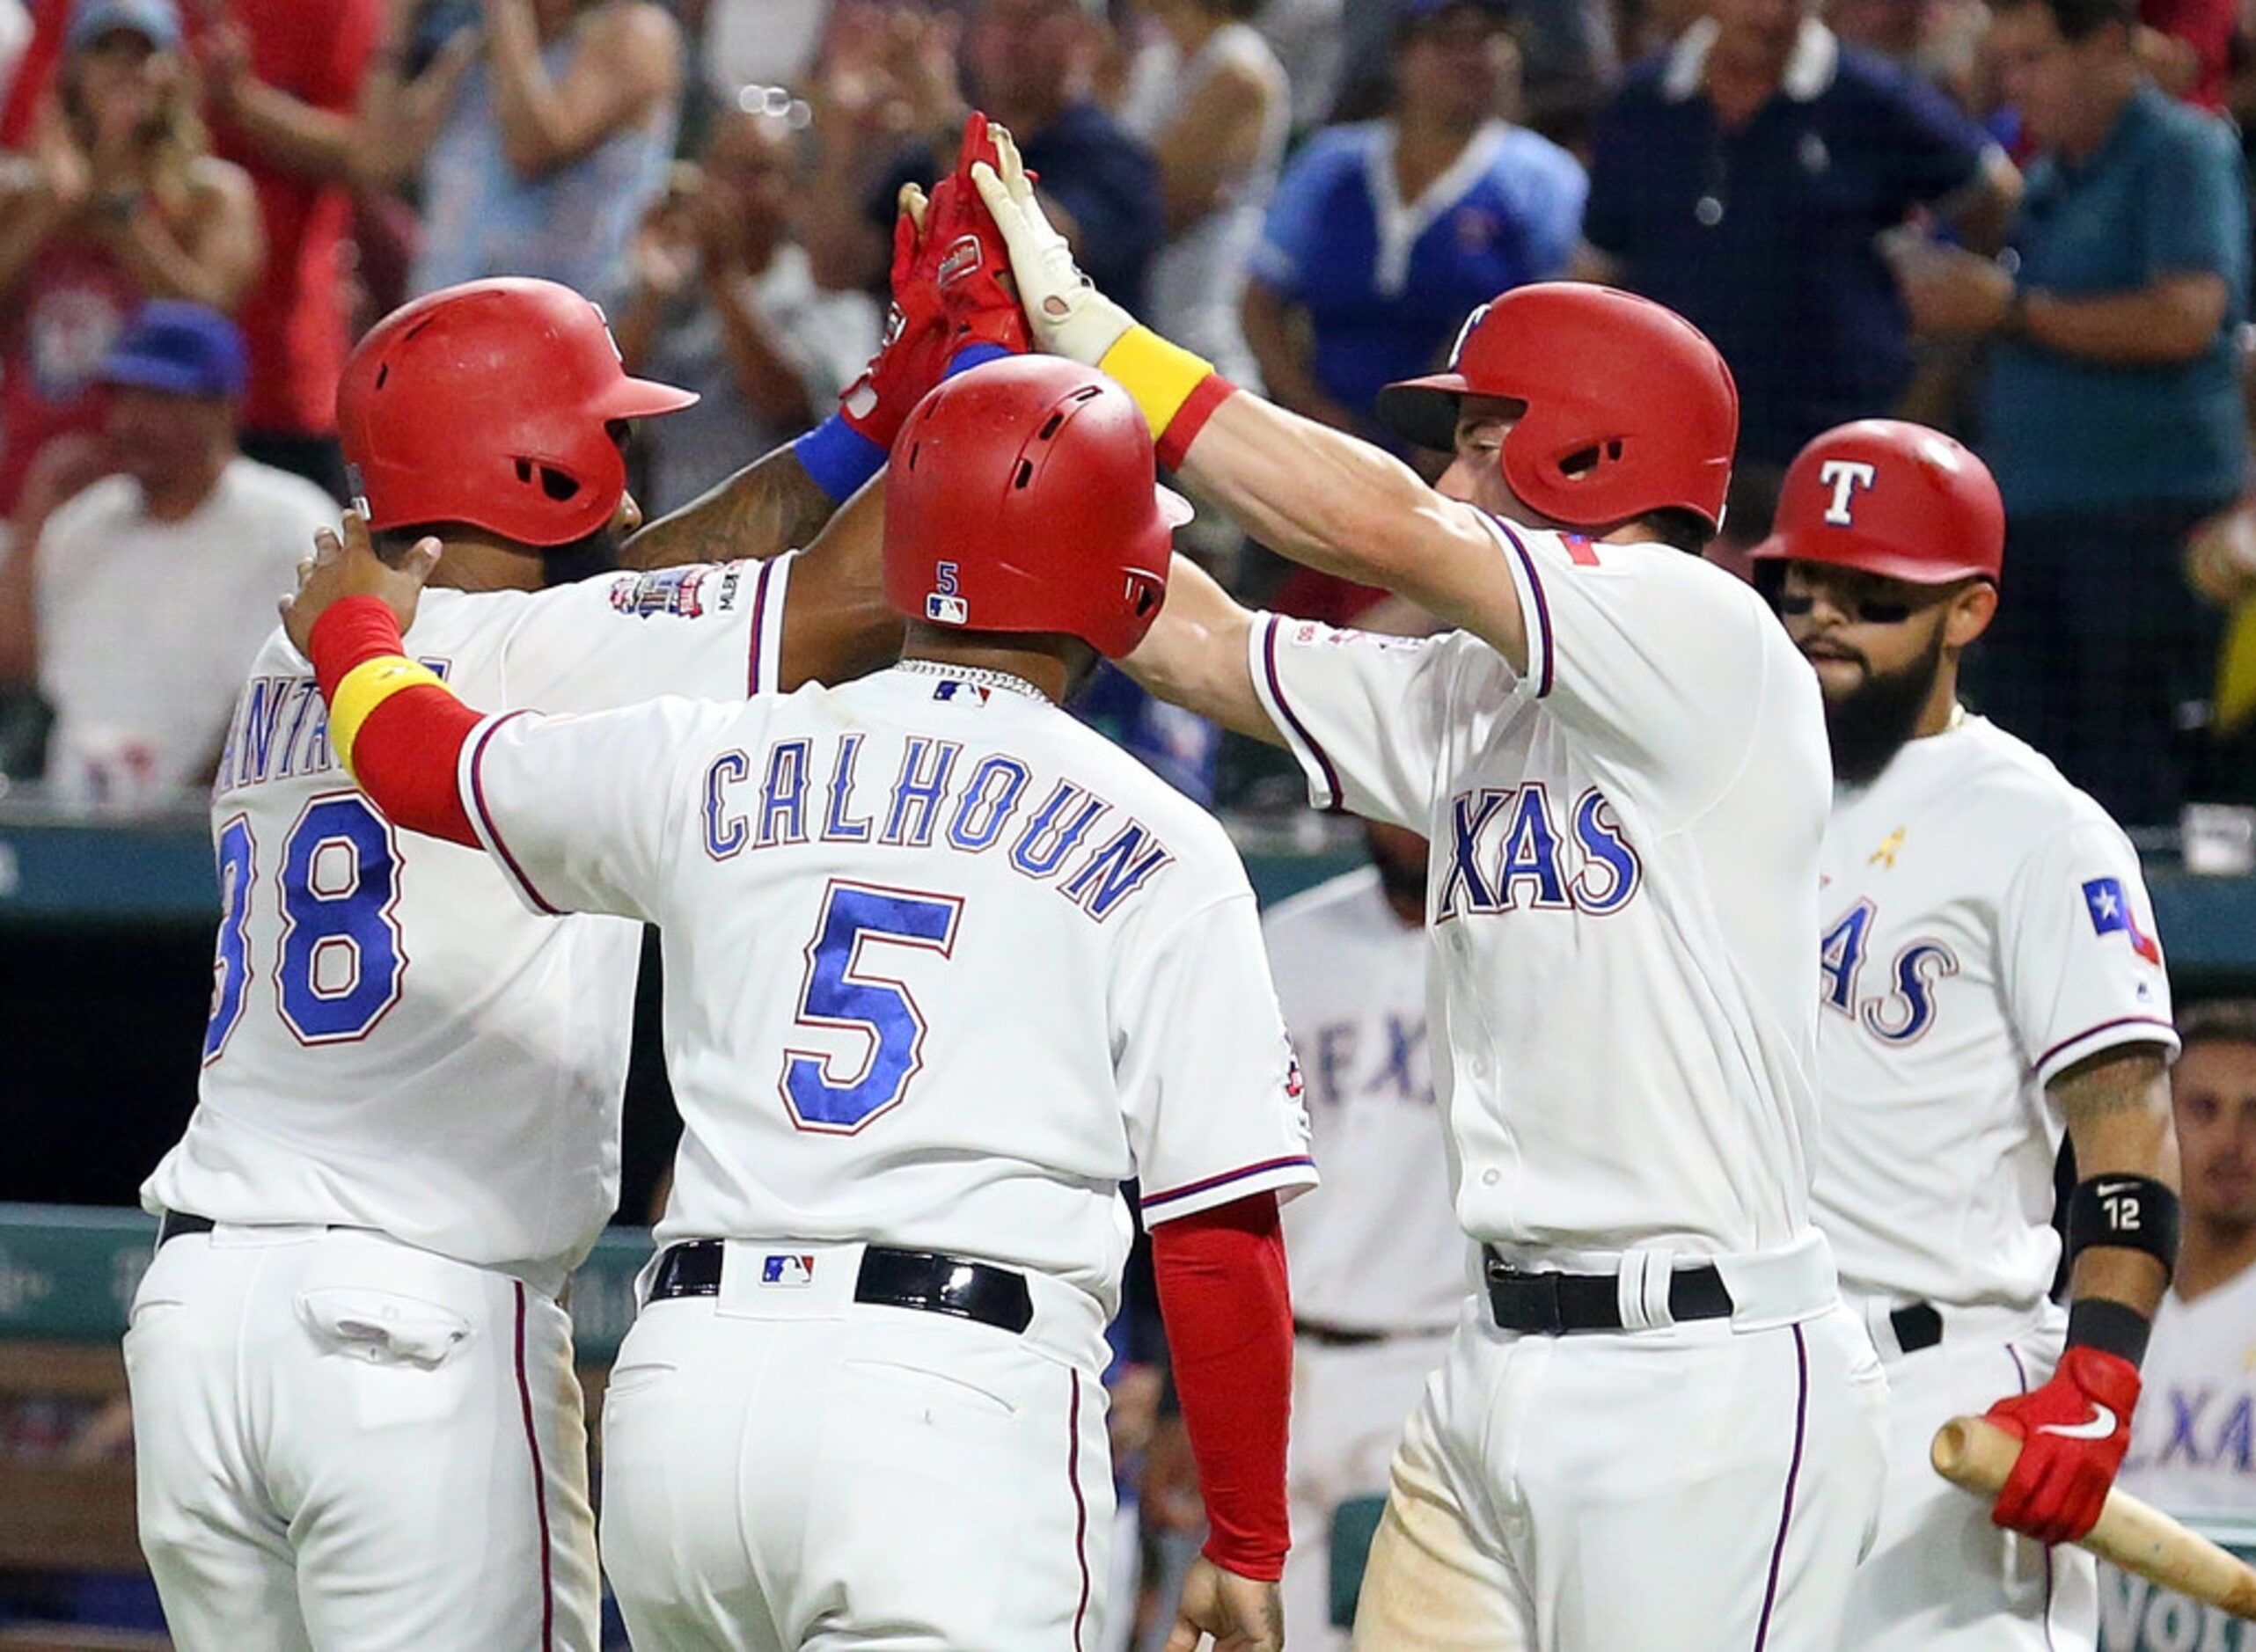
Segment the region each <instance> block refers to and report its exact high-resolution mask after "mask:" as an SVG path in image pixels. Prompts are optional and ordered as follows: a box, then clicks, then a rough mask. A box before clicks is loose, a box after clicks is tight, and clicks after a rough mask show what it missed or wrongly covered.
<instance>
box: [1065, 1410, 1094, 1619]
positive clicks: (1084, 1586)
mask: <svg viewBox="0 0 2256 1652" xmlns="http://www.w3.org/2000/svg"><path fill="white" fill-rule="evenodd" d="M1066 1378H1068V1379H1069V1380H1070V1381H1071V1382H1072V1383H1073V1405H1072V1407H1070V1408H1069V1409H1068V1410H1067V1412H1066V1479H1067V1480H1071V1481H1073V1559H1074V1560H1075V1561H1077V1562H1078V1563H1079V1564H1080V1568H1081V1597H1080V1601H1079V1602H1078V1603H1077V1604H1075V1605H1074V1607H1073V1652H1081V1622H1082V1619H1085V1618H1087V1617H1088V1597H1089V1575H1088V1499H1086V1498H1085V1497H1083V1496H1082V1495H1081V1374H1080V1372H1079V1371H1071V1370H1069V1371H1066Z"/></svg>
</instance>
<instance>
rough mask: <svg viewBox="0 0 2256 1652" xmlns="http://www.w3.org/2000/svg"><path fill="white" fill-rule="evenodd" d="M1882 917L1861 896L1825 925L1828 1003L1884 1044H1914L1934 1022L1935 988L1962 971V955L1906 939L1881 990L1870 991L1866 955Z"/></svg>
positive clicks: (1821, 959) (1821, 965)
mask: <svg viewBox="0 0 2256 1652" xmlns="http://www.w3.org/2000/svg"><path fill="white" fill-rule="evenodd" d="M1878 919H1879V907H1878V906H1877V905H1875V904H1874V903H1872V902H1871V901H1870V900H1869V899H1867V900H1860V901H1858V902H1857V904H1856V905H1854V906H1852V907H1850V908H1849V910H1847V911H1846V912H1843V913H1842V915H1841V916H1840V917H1837V918H1835V920H1834V921H1833V922H1832V923H1830V924H1828V925H1826V930H1825V940H1824V943H1823V945H1822V946H1821V947H1820V948H1819V952H1818V978H1819V981H1820V986H1821V991H1822V995H1823V1002H1824V1004H1825V1007H1826V1008H1827V1009H1828V1010H1830V1011H1832V1012H1834V1013H1835V1014H1836V1015H1845V1016H1847V1017H1848V1018H1849V1020H1852V1021H1855V1022H1857V1023H1858V1024H1859V1025H1861V1026H1862V1027H1864V1030H1865V1031H1866V1032H1868V1033H1870V1034H1872V1036H1873V1037H1875V1038H1878V1039H1879V1040H1881V1041H1883V1042H1886V1043H1890V1044H1910V1043H1915V1042H1918V1040H1919V1039H1920V1038H1921V1037H1922V1036H1923V1034H1925V1033H1926V1031H1927V1029H1928V1028H1929V1027H1931V1026H1933V1025H1934V1023H1935V990H1936V988H1937V985H1938V984H1939V983H1942V982H1944V981H1945V980H1947V979H1949V978H1950V977H1951V976H1954V975H1956V974H1958V973H1959V960H1958V954H1955V953H1953V952H1952V950H1951V949H1950V948H1949V947H1946V946H1945V945H1944V944H1943V943H1942V942H1941V941H1939V940H1926V939H1913V940H1908V941H1906V942H1905V943H1904V944H1903V945H1902V946H1901V947H1898V948H1897V949H1896V954H1895V956H1894V957H1893V959H1891V960H1890V961H1889V962H1888V967H1887V971H1886V979H1885V982H1884V983H1883V984H1882V986H1881V990H1879V991H1876V992H1871V993H1867V992H1865V991H1864V990H1863V986H1862V982H1863V976H1864V963H1865V957H1866V953H1867V950H1868V947H1869V943H1870V940H1871V933H1872V931H1873V929H1874V927H1875V925H1876V924H1877V921H1878Z"/></svg>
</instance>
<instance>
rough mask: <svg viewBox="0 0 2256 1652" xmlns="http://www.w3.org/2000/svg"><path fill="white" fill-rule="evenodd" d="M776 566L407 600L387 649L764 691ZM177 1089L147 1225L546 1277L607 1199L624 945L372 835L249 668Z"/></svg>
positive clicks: (317, 740) (516, 678)
mask: <svg viewBox="0 0 2256 1652" xmlns="http://www.w3.org/2000/svg"><path fill="white" fill-rule="evenodd" d="M788 576H789V565H788V562H787V560H778V561H773V562H765V563H729V564H725V565H704V566H698V567H682V568H672V569H667V570H664V571H663V572H659V573H651V574H616V575H613V576H611V577H609V578H607V579H599V580H590V581H583V582H581V583H579V584H575V585H569V586H561V587H558V588H554V589H552V590H547V591H543V592H539V593H538V594H532V593H491V594H481V595H477V596H471V595H465V594H464V593H461V592H456V591H446V590H433V591H428V592H426V593H425V594H424V596H423V599H422V602H421V606H420V608H419V609H418V610H417V613H416V617H415V624H414V627H413V629H412V630H411V631H410V632H408V634H407V650H408V652H409V653H410V654H414V656H415V657H416V658H418V659H420V660H421V661H423V662H424V663H426V664H427V665H428V666H430V667H431V668H432V669H434V670H436V671H437V672H438V673H439V674H440V675H441V676H444V677H445V678H446V679H447V681H448V682H450V683H452V684H453V685H454V687H455V688H456V689H457V690H458V691H459V692H460V693H461V694H462V695H463V696H464V697H465V698H466V699H468V700H469V701H470V702H471V703H472V704H473V705H481V706H495V705H499V706H509V705H524V704H528V703H531V704H538V705H551V706H561V707H565V708H568V709H583V708H590V707H596V706H604V705H623V704H626V703H629V702H632V701H635V700H640V699H644V698H648V697H649V696H651V695H653V694H656V693H658V692H660V691H663V689H664V688H666V687H668V686H678V687H685V688H691V689H695V690H697V691H700V692H704V693H708V694H714V695H722V694H739V695H741V694H742V693H743V692H744V691H745V690H746V689H747V688H748V687H749V688H751V690H753V691H758V690H759V689H760V688H762V687H763V686H766V685H772V684H773V683H774V681H775V673H776V670H777V669H778V661H779V656H780V650H781V647H782V634H783V608H784V591H785V588H786V585H787V581H788ZM212 826H213V831H214V836H215V837H216V842H217V847H218V853H219V869H220V889H221V895H222V898H223V912H222V915H221V919H220V927H219V944H218V951H217V956H216V959H215V961H214V962H213V966H212V1013H211V1021H210V1025H209V1027H208V1028H207V1030H206V1033H205V1036H204V1055H203V1078H202V1082H201V1087H200V1091H199V1098H198V1101H197V1105H196V1109H195V1112H194V1115H192V1116H191V1117H190V1119H189V1121H188V1128H187V1135H186V1136H185V1137H183V1138H182V1139H181V1141H180V1142H179V1144H178V1145H177V1146H175V1147H174V1148H173V1149H172V1151H170V1152H169V1153H167V1154H166V1155H165V1159H164V1160H163V1162H161V1163H160V1164H159V1165H158V1166H157V1169H156V1172H155V1173H153V1174H152V1175H151V1176H150V1179H149V1181H147V1183H146V1184H145V1185H144V1186H143V1189H142V1198H143V1202H144V1203H145V1204H146V1205H147V1206H148V1207H149V1208H150V1210H158V1209H164V1210H187V1211H193V1212H194V1213H195V1214H197V1215H199V1216H205V1217H211V1218H213V1219H214V1220H216V1221H222V1222H238V1223H326V1224H333V1225H339V1226H351V1227H368V1228H376V1229H379V1230H381V1231H382V1232H385V1233H389V1234H391V1235H392V1237H393V1238H395V1239H404V1240H406V1241H407V1242H408V1243H409V1244H412V1245H416V1246H421V1247H423V1248H425V1249H428V1250H433V1251H436V1252H439V1253H442V1254H445V1255H448V1256H451V1257H454V1258H455V1259H457V1260H458V1261H465V1262H474V1263H479V1264H481V1265H502V1264H508V1265H514V1266H519V1267H523V1268H527V1269H529V1270H531V1273H532V1274H533V1276H535V1277H536V1278H537V1279H538V1278H544V1277H545V1278H546V1279H547V1280H549V1281H553V1283H556V1284H560V1283H561V1282H562V1277H563V1275H564V1273H565V1271H566V1270H568V1268H570V1267H571V1266H572V1265H574V1264H575V1263H576V1262H577V1261H578V1260H579V1259H580V1257H581V1256H582V1255H583V1254H585V1253H586V1251H587V1248H588V1246H590V1245H591V1244H592V1243H593V1242H594V1240H595V1238H596V1235H597V1233H599V1232H601V1231H602V1229H603V1225H604V1222H605V1221H606V1220H607V1219H608V1218H609V1217H610V1215H611V1213H612V1209H613V1208H614V1206H616V1205H617V1203H618V1202H619V1109H620V1097H621V1089H622V1086H623V1085H624V1083H625V1080H626V1059H627V1046H628V1042H629V1039H630V1036H631V1034H632V1024H633V1019H634V979H635V971H636V964H637V961H638V960H639V956H640V947H641V932H640V931H639V930H637V929H636V928H635V926H634V925H631V924H624V923H617V922H611V921H606V920H602V919H590V920H586V921H582V922H574V923H569V924H554V923H549V922H546V921H543V920H541V919H539V918H537V917H532V916H531V915H529V914H527V913H526V912H525V911H524V910H523V909H522V908H521V907H520V905H519V904H518V903H517V901H516V899H515V897H514V896H513V895H512V894H511V893H510V891H509V885H508V883H507V882H506V881H504V880H503V878H502V876H501V874H499V873H498V872H497V871H496V870H495V868H494V866H493V865H492V864H491V862H490V861H489V859H487V856H485V855H483V854H480V852H478V851H476V850H474V849H468V848H464V847H462V846H460V845H458V844H450V843H444V842H442V841H440V840H439V839H436V838H433V837H421V836H419V835H416V834H414V833H411V832H404V831H400V830H397V829H396V828H394V827H393V826H392V823H391V822H388V821H387V820H385V818H384V816H383V815H381V814H379V813H377V810H376V808H375V807H374V805H372V804H371V803H370V802H369V801H368V800H367V799H366V798H364V797H363V796H362V794H361V793H360V792H359V791H358V789H357V788H355V786H354V785H353V782H352V780H351V778H350V777H349V776H348V775H347V774H346V773H345V772H344V771H343V770H342V769H341V768H339V767H338V766H337V764H336V758H335V754H334V753H333V750H332V749H331V747H330V744H329V735H328V721H327V713H326V708H325V707H324V705H322V701H321V695H320V691H319V688H318V686H317V685H316V683H315V682H314V680H313V675H312V670H311V667H310V666H309V665H308V664H307V663H306V662H305V661H304V659H303V658H302V657H301V656H300V655H299V654H298V653H297V650H296V649H295V648H293V647H291V646H290V644H289V640H288V639H287V638H286V637H285V636H283V635H282V632H279V631H278V632H275V635H274V636H273V637H272V638H271V639H269V640H268V641H267V645H266V647H265V648H264V649H263V650H262V651H261V652H260V655H259V658H258V660H257V662H255V663H254V664H253V667H252V676H251V680H250V682H249V683H248V684H247V685H246V686H245V689H244V691H243V694H242V698H241V700H240V701H239V703H238V705H237V707H236V710H235V716H234V720H233V723H232V725H231V729H230V733H229V735H228V740H227V745H226V749H225V751H224V753H223V756H222V757H221V759H220V764H219V773H218V778H217V780H216V785H215V788H214V793H213V800H212Z"/></svg>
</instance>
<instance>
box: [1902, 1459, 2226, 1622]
mask: <svg viewBox="0 0 2256 1652" xmlns="http://www.w3.org/2000/svg"><path fill="white" fill-rule="evenodd" d="M2020 1455H2021V1442H2020V1441H2018V1440H2017V1439H2015V1438H2014V1437H2013V1436H2011V1435H2010V1434H2008V1433H2006V1432H2005V1430H2004V1429H2001V1428H1999V1427H1998V1426H1997V1425H1996V1423H1994V1422H1983V1421H1982V1420H1981V1418H1980V1417H1953V1418H1952V1420H1951V1421H1950V1422H1946V1423H1945V1424H1944V1425H1943V1426H1942V1427H1941V1428H1940V1429H1937V1430H1936V1434H1935V1444H1934V1445H1933V1447H1932V1448H1930V1451H1929V1453H1928V1456H1929V1458H1930V1461H1932V1462H1933V1463H1934V1465H1935V1472H1936V1473H1938V1474H1940V1475H1941V1476H1942V1477H1943V1478H1944V1479H1945V1480H1949V1481H1950V1482H1951V1483H1952V1485H1953V1486H1959V1487H1963V1488H1965V1489H1967V1491H1970V1492H1973V1493H1974V1495H1976V1496H1979V1497H1981V1498H1982V1499H1983V1500H1984V1501H1986V1502H1988V1501H1994V1500H1995V1499H1996V1496H1997V1491H1998V1488H2000V1487H2001V1486H2003V1485H2004V1484H2005V1477H2006V1476H2007V1475H2008V1474H2011V1473H2012V1472H2013V1465H2014V1463H2015V1462H2016V1461H2018V1459H2019V1458H2020ZM2077 1541H2078V1542H2080V1543H2082V1544H2083V1546H2084V1547H2085V1548H2087V1549H2089V1550H2091V1552H2092V1553H2094V1554H2096V1555H2098V1556H2099V1558H2100V1559H2101V1560H2103V1561H2110V1562H2112V1563H2113V1564H2114V1565H2116V1566H2120V1568H2122V1569H2123V1570H2125V1571H2127V1572H2136V1573H2137V1574H2138V1575H2140V1576H2141V1577H2143V1578H2146V1579H2147V1580H2148V1581H2150V1582H2151V1583H2157V1584H2159V1585H2160V1586H2161V1587H2162V1588H2164V1589H2167V1590H2172V1592H2174V1593H2177V1594H2180V1595H2186V1596H2189V1597H2192V1598H2193V1599H2195V1600H2198V1601H2201V1602H2203V1603H2204V1604H2208V1605H2211V1606H2217V1607H2221V1608H2223V1610H2224V1611H2226V1612H2230V1613H2231V1614H2232V1615H2233V1616H2234V1617H2236V1618H2246V1619H2256V1568H2251V1567H2250V1566H2248V1565H2247V1564H2246V1563H2245V1562H2244V1561H2237V1560H2235V1559H2233V1557H2232V1556H2231V1555H2230V1554H2227V1553H2225V1552H2224V1551H2223V1549H2221V1548H2219V1547H2217V1546H2216V1544H2214V1543H2212V1542H2210V1541H2209V1540H2208V1539H2207V1538H2204V1537H2200V1536H2197V1535H2196V1534H2195V1533H2194V1532H2192V1531H2187V1530H2186V1528H2185V1527H2184V1526H2182V1525H2180V1524H2178V1522H2176V1521H2175V1520H2172V1518H2171V1517H2169V1516H2168V1515H2166V1514H2164V1513H2163V1512H2162V1511H2161V1510H2160V1509H2157V1508H2154V1507H2152V1506H2151V1505H2150V1504H2148V1503H2143V1502H2140V1501H2139V1500H2138V1499H2137V1498H2135V1497H2134V1496H2132V1495H2130V1494H2129V1493H2128V1492H2127V1491H2122V1490H2120V1489H2118V1490H2111V1491H2109V1492H2108V1494H2107V1503H2106V1508H2104V1509H2101V1510H2100V1512H2099V1524H2097V1525H2095V1526H2093V1527H2092V1528H2091V1531H2087V1532H2085V1533H2084V1536H2083V1537H2082V1538H2080V1539H2077Z"/></svg>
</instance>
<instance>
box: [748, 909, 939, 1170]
mask: <svg viewBox="0 0 2256 1652" xmlns="http://www.w3.org/2000/svg"><path fill="white" fill-rule="evenodd" d="M960 917H963V897H962V896H961V895H922V894H919V893H917V892H916V891H915V890H912V889H889V888H883V887H880V886H878V885H875V884H868V883H851V882H848V881H846V880H845V879H843V878H833V879H831V883H830V887H829V888H826V889H824V891H823V910H822V916H821V917H818V918H817V920H816V924H815V934H814V938H813V939H810V940H809V942H808V943H807V976H806V979H805V981H804V982H803V983H802V984H801V986H800V989H799V1019H798V1024H799V1026H800V1027H804V1028H809V1029H812V1028H817V1027H826V1028H844V1029H846V1030H849V1031H852V1032H855V1033H859V1034H861V1036H862V1037H863V1038H864V1039H865V1040H867V1042H868V1048H867V1052H866V1053H865V1054H864V1056H862V1059H861V1065H860V1066H859V1068H856V1067H855V1066H853V1064H852V1063H851V1062H849V1061H846V1060H842V1059H839V1058H837V1057H834V1056H826V1055H824V1054H821V1053H820V1052H818V1051H815V1050H807V1049H787V1050H786V1051H785V1052H784V1056H783V1079H782V1085H783V1100H784V1105H785V1106H786V1107H789V1108H790V1109H791V1117H792V1121H793V1122H795V1124H797V1125H798V1126H799V1128H800V1129H802V1130H818V1131H822V1132H824V1133H827V1134H830V1135H835V1136H851V1135H853V1133H854V1132H855V1131H856V1130H859V1129H861V1127H862V1126H863V1125H865V1124H867V1123H868V1122H869V1121H870V1120H872V1119H874V1118H875V1117H876V1116H877V1115H879V1114H881V1113H883V1112H885V1111H887V1110H888V1109H889V1108H890V1107H894V1106H896V1105H897V1104H898V1103H899V1101H900V1100H901V1097H902V1096H903V1095H904V1094H905V1093H907V1090H908V1087H909V1081H910V1080H911V1079H912V1078H915V1077H916V1076H917V1073H918V1071H919V1069H920V1068H922V1067H923V1065H924V1042H925V1018H924V1015H923V1012H920V1011H919V1009H918V1008H917V1001H916V999H915V998H912V997H911V996H910V994H909V990H908V988H907V986H906V985H905V984H904V983H902V982H900V981H899V980H897V979H896V978H895V977H893V976H888V975H881V974H879V973H878V972H877V971H876V970H875V969H872V968H870V967H869V965H868V962H867V961H865V959H864V956H863V949H864V948H865V947H873V946H884V947H917V948H919V949H921V950H923V951H927V952H936V953H938V954H940V955H941V957H943V958H945V957H947V956H948V955H949V953H951V952H952V951H953V950H954V949H955V946H956V920H957V919H958V918H960Z"/></svg>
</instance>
